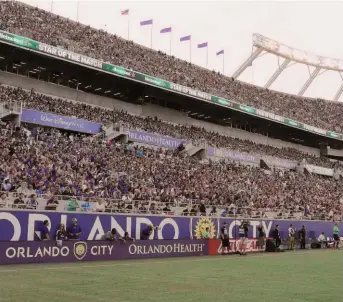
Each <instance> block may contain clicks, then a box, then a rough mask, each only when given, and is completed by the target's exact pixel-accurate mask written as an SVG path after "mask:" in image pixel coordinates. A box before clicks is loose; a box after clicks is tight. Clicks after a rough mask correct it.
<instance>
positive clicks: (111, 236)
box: [101, 228, 117, 242]
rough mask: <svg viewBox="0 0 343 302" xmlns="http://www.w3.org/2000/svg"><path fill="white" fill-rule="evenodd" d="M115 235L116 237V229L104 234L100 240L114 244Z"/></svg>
mask: <svg viewBox="0 0 343 302" xmlns="http://www.w3.org/2000/svg"><path fill="white" fill-rule="evenodd" d="M116 235H117V230H116V229H114V228H113V229H112V230H111V231H108V232H106V233H105V234H104V235H103V236H102V238H101V239H102V240H109V241H114V242H116V241H117V239H116Z"/></svg>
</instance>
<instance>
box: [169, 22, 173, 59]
mask: <svg viewBox="0 0 343 302" xmlns="http://www.w3.org/2000/svg"><path fill="white" fill-rule="evenodd" d="M170 28H171V29H170V36H169V38H170V40H169V55H171V53H172V31H173V29H172V27H171V25H170Z"/></svg>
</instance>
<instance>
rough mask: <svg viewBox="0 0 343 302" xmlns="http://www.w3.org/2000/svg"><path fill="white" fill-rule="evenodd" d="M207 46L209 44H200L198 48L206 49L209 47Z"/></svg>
mask: <svg viewBox="0 0 343 302" xmlns="http://www.w3.org/2000/svg"><path fill="white" fill-rule="evenodd" d="M207 45H208V42H204V43H200V44H198V48H204V47H207Z"/></svg>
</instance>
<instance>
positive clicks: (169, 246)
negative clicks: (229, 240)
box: [0, 240, 208, 265]
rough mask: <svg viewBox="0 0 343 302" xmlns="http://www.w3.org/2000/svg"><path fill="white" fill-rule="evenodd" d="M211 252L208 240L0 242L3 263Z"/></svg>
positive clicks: (164, 256)
mask: <svg viewBox="0 0 343 302" xmlns="http://www.w3.org/2000/svg"><path fill="white" fill-rule="evenodd" d="M202 255H208V240H147V241H137V242H126V243H119V242H116V243H114V242H109V241H96V240H94V241H64V242H63V244H62V246H57V245H56V243H55V242H54V241H23V242H22V241H17V242H0V265H1V264H27V263H48V262H75V261H99V260H100V261H104V260H124V259H142V258H166V257H186V256H202Z"/></svg>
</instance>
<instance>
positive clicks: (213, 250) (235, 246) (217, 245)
mask: <svg viewBox="0 0 343 302" xmlns="http://www.w3.org/2000/svg"><path fill="white" fill-rule="evenodd" d="M240 244H241V241H240V240H239V239H231V240H230V252H236V251H239V250H240ZM246 251H247V252H258V251H260V250H259V249H258V248H257V238H250V239H249V240H248V242H247V245H246ZM208 252H209V255H221V254H222V241H221V240H219V239H210V242H209V249H208Z"/></svg>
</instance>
